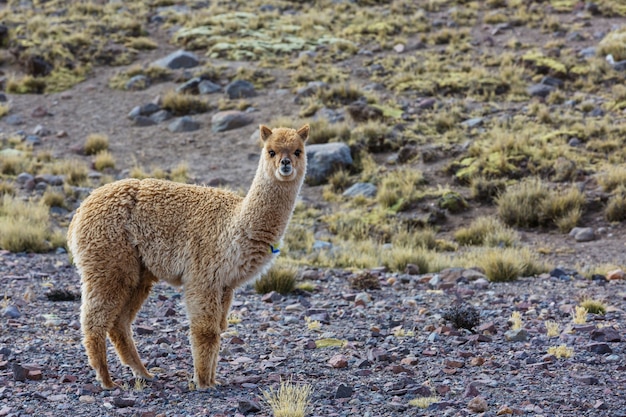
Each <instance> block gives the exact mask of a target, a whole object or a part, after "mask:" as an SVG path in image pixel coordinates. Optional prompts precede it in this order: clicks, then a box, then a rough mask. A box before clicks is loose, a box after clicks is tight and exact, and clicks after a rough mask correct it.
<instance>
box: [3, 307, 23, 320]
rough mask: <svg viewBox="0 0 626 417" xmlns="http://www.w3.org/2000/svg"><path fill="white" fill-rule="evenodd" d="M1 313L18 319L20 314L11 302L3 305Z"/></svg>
mask: <svg viewBox="0 0 626 417" xmlns="http://www.w3.org/2000/svg"><path fill="white" fill-rule="evenodd" d="M2 315H3V316H4V317H9V318H11V319H19V318H20V316H21V315H22V314H21V313H20V310H19V309H18V308H17V307H16V306H14V305H13V304H9V305H8V306H6V307H5V309H4V313H2Z"/></svg>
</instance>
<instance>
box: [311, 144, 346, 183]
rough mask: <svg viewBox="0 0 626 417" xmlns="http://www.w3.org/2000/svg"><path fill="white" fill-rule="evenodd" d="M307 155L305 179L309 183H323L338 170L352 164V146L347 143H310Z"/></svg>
mask: <svg viewBox="0 0 626 417" xmlns="http://www.w3.org/2000/svg"><path fill="white" fill-rule="evenodd" d="M306 155H307V159H308V167H307V173H306V180H305V181H306V183H307V184H309V185H318V184H323V183H325V182H327V181H328V177H329V176H331V175H332V174H333V173H334V172H336V171H337V170H339V169H342V168H348V167H350V166H352V155H351V154H350V147H349V146H348V145H346V144H345V143H340V142H336V143H324V144H317V145H309V146H307V148H306Z"/></svg>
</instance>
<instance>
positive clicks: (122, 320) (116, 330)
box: [109, 269, 157, 381]
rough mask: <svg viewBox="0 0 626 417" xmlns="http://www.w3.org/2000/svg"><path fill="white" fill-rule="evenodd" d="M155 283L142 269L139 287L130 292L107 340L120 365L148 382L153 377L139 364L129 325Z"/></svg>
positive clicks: (152, 276)
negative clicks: (109, 341)
mask: <svg viewBox="0 0 626 417" xmlns="http://www.w3.org/2000/svg"><path fill="white" fill-rule="evenodd" d="M155 281H157V279H156V277H155V276H154V275H152V273H150V271H148V270H146V269H142V272H141V282H140V283H139V286H138V287H137V288H135V289H134V290H133V291H131V293H130V298H129V300H128V301H127V302H126V304H125V306H124V309H123V310H122V311H121V313H120V315H119V316H118V317H117V320H115V322H114V324H113V327H111V329H110V330H109V338H110V339H111V342H113V345H114V346H115V350H116V351H117V354H118V356H119V357H120V360H121V361H122V363H123V364H125V365H128V366H129V367H130V368H131V369H132V370H133V374H134V375H135V377H140V378H143V379H146V380H148V381H151V380H153V379H154V375H152V374H151V373H150V372H148V370H147V369H146V367H145V366H144V364H143V363H142V362H141V358H140V357H139V353H137V347H136V345H135V341H134V340H133V334H132V330H131V324H132V323H133V321H134V320H135V316H136V315H137V312H138V311H139V309H140V308H141V306H142V305H143V303H144V301H145V300H146V298H147V297H148V295H149V294H150V289H151V288H152V284H153V283H154V282H155Z"/></svg>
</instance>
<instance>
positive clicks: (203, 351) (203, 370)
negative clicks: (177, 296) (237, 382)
mask: <svg viewBox="0 0 626 417" xmlns="http://www.w3.org/2000/svg"><path fill="white" fill-rule="evenodd" d="M221 301H222V300H221V294H210V295H209V296H204V297H197V298H196V297H189V294H188V296H187V300H186V302H187V313H188V315H189V321H190V336H189V339H190V342H191V353H192V356H193V367H194V381H195V383H196V386H197V387H198V388H209V387H212V386H214V385H216V383H217V381H216V379H215V377H216V372H217V359H218V356H219V351H220V334H221V327H222V317H223V316H222V302H221Z"/></svg>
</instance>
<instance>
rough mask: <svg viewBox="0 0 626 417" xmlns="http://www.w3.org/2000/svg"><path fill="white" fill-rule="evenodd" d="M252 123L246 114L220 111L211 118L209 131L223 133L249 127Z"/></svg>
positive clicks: (251, 119)
mask: <svg viewBox="0 0 626 417" xmlns="http://www.w3.org/2000/svg"><path fill="white" fill-rule="evenodd" d="M253 121H254V118H253V117H252V116H250V115H249V114H248V113H244V112H241V111H238V110H226V111H221V112H218V113H216V114H214V115H213V117H211V130H212V131H213V132H224V131H226V130H232V129H237V128H240V127H243V126H246V125H249V124H250V123H252V122H253Z"/></svg>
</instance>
